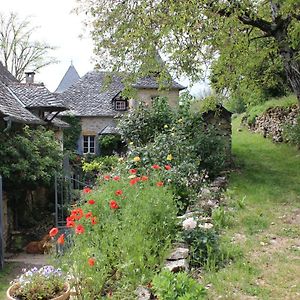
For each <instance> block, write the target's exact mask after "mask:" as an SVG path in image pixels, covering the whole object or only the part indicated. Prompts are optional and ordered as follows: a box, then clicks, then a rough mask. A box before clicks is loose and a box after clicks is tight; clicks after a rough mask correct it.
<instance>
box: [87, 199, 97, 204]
mask: <svg viewBox="0 0 300 300" xmlns="http://www.w3.org/2000/svg"><path fill="white" fill-rule="evenodd" d="M88 203H89V204H91V205H93V204H95V203H96V202H95V200H94V199H90V200H89V201H88Z"/></svg>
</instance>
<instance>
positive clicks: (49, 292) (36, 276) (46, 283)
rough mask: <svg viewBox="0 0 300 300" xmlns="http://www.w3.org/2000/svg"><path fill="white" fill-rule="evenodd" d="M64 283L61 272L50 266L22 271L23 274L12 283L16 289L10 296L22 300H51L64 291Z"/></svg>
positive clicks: (64, 279)
mask: <svg viewBox="0 0 300 300" xmlns="http://www.w3.org/2000/svg"><path fill="white" fill-rule="evenodd" d="M65 282H66V278H65V276H64V275H63V273H62V271H61V270H60V269H55V268H54V267H52V266H44V267H42V268H40V269H38V268H32V269H30V270H26V269H23V274H22V275H21V276H20V277H19V278H17V279H15V280H14V281H13V282H12V283H13V284H16V288H15V289H13V294H12V295H11V296H13V297H14V298H16V299H22V300H48V299H52V298H54V297H58V296H59V295H60V294H62V293H63V292H64V291H65V290H66V286H65Z"/></svg>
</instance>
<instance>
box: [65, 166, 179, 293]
mask: <svg viewBox="0 0 300 300" xmlns="http://www.w3.org/2000/svg"><path fill="white" fill-rule="evenodd" d="M130 174H131V175H130ZM128 175H130V177H131V178H128ZM136 175H139V177H138V178H139V179H136V178H137V177H135V176H136ZM143 175H144V176H143ZM142 176H143V177H142ZM84 191H85V192H86V194H85V197H84V199H83V200H82V204H81V205H80V207H78V208H76V209H73V210H72V212H71V216H70V217H69V219H68V224H67V226H68V227H72V228H74V229H75V235H74V237H73V241H72V246H71V248H70V249H69V250H68V251H67V252H66V254H65V255H64V257H63V262H64V264H65V265H66V268H67V269H70V268H71V271H72V274H73V275H74V277H75V278H78V279H80V282H79V283H78V286H77V288H78V290H79V293H80V295H81V296H82V297H83V299H100V298H101V297H102V296H105V295H109V294H112V295H113V297H116V299H131V298H130V297H129V296H128V297H129V298H126V296H125V295H127V293H128V295H131V297H132V294H133V291H134V290H135V288H136V287H137V286H138V285H140V284H147V283H149V282H150V280H151V279H152V278H153V276H154V273H155V272H156V270H157V269H158V268H160V266H161V264H162V263H163V261H164V259H165V257H166V255H167V254H168V252H169V251H170V246H171V242H172V240H173V239H174V237H175V230H176V213H177V211H176V207H175V204H174V201H173V196H172V193H171V192H170V191H169V190H167V188H165V187H164V186H163V183H161V179H160V178H159V177H158V174H157V172H156V170H148V172H147V177H146V173H141V171H140V170H138V171H137V172H135V171H132V170H131V171H130V173H129V174H128V173H125V174H124V173H123V174H121V175H117V176H116V175H114V176H112V177H110V176H109V175H106V176H105V179H101V185H100V186H97V187H96V188H95V189H94V190H93V191H90V190H89V189H85V190H84Z"/></svg>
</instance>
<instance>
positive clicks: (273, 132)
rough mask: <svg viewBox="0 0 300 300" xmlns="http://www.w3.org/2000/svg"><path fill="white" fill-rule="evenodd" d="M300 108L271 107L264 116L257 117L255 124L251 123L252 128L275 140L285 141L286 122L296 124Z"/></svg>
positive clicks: (294, 106)
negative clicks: (283, 134)
mask: <svg viewBox="0 0 300 300" xmlns="http://www.w3.org/2000/svg"><path fill="white" fill-rule="evenodd" d="M298 113H299V108H298V106H297V105H293V106H291V107H288V108H286V107H274V108H269V109H268V110H267V111H266V112H265V113H264V114H263V115H262V116H259V117H256V119H255V122H254V124H252V125H249V127H250V130H252V131H254V132H258V133H261V134H262V135H263V136H264V137H270V138H272V140H273V141H274V142H283V136H282V133H283V129H284V126H285V125H286V124H292V125H295V124H296V119H297V114H298Z"/></svg>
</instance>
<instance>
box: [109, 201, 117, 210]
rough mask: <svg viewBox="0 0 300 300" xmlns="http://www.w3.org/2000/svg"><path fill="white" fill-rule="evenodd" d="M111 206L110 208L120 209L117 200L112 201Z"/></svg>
mask: <svg viewBox="0 0 300 300" xmlns="http://www.w3.org/2000/svg"><path fill="white" fill-rule="evenodd" d="M109 206H110V208H111V209H118V208H119V205H118V203H117V201H115V200H110V202H109Z"/></svg>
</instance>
